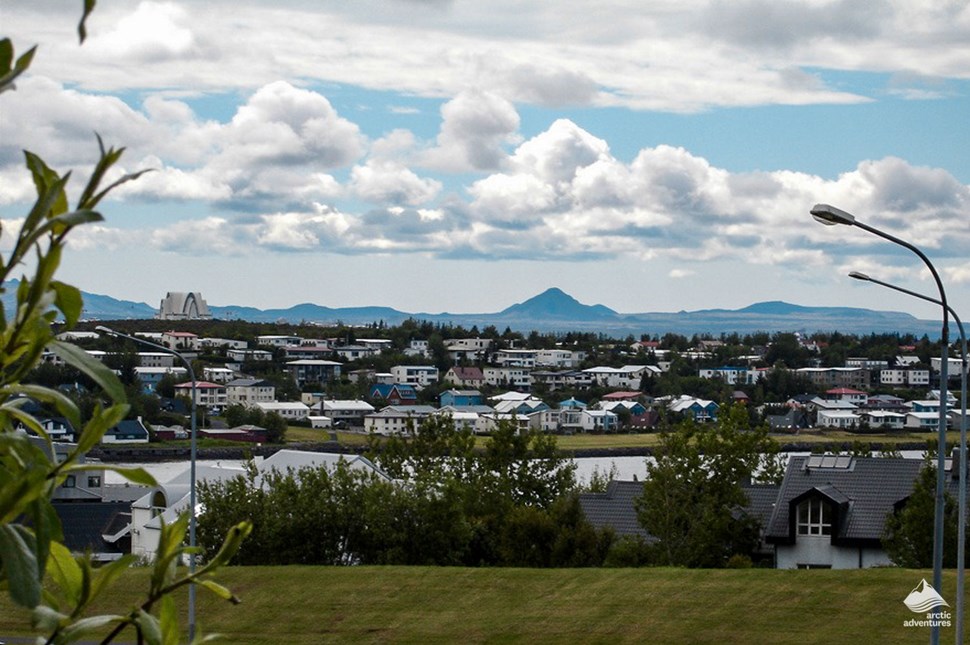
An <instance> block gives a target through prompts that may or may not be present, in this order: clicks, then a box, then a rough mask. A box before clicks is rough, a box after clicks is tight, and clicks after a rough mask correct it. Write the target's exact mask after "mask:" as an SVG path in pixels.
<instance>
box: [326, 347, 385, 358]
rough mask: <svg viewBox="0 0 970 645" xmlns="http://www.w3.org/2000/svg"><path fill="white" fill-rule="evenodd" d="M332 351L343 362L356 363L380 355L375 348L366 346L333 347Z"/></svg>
mask: <svg viewBox="0 0 970 645" xmlns="http://www.w3.org/2000/svg"><path fill="white" fill-rule="evenodd" d="M333 351H334V352H336V354H337V356H339V357H340V358H342V359H343V360H345V361H356V360H360V359H362V358H369V357H371V356H376V355H377V354H380V353H381V350H380V349H378V348H377V347H369V346H367V345H343V346H341V347H334V349H333Z"/></svg>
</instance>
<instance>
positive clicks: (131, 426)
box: [101, 418, 148, 444]
mask: <svg viewBox="0 0 970 645" xmlns="http://www.w3.org/2000/svg"><path fill="white" fill-rule="evenodd" d="M101 443H112V444H114V443H148V429H147V428H145V424H143V423H142V421H141V419H140V418H139V419H125V420H123V421H119V422H118V424H117V425H115V426H112V427H110V428H108V430H107V432H105V433H104V436H103V437H101Z"/></svg>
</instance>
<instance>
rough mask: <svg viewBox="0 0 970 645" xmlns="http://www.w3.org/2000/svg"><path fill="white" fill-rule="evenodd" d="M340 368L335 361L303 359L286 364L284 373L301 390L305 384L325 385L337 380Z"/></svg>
mask: <svg viewBox="0 0 970 645" xmlns="http://www.w3.org/2000/svg"><path fill="white" fill-rule="evenodd" d="M342 367H343V366H342V365H341V364H340V363H338V362H337V361H326V360H322V359H308V358H304V359H300V360H295V361H287V362H286V371H287V372H289V374H290V376H291V377H293V380H294V381H296V385H297V387H299V388H300V389H303V388H304V387H305V386H306V384H307V383H320V384H326V383H329V382H331V381H334V380H336V379H339V378H340V370H341V368H342Z"/></svg>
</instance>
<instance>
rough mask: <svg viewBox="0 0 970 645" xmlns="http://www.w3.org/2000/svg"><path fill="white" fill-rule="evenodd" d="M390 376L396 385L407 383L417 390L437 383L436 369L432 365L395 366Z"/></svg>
mask: <svg viewBox="0 0 970 645" xmlns="http://www.w3.org/2000/svg"><path fill="white" fill-rule="evenodd" d="M391 374H393V375H394V381H395V382H396V383H407V384H408V385H413V386H415V387H416V388H418V389H421V388H424V387H427V386H429V385H433V384H434V383H437V382H438V368H437V367H434V366H433V365H395V366H394V367H392V368H391Z"/></svg>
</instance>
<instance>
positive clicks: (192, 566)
mask: <svg viewBox="0 0 970 645" xmlns="http://www.w3.org/2000/svg"><path fill="white" fill-rule="evenodd" d="M94 329H95V331H100V332H103V333H105V334H107V335H108V336H112V337H114V338H123V339H125V340H130V341H132V342H133V343H139V344H141V345H145V346H146V347H151V348H153V349H156V350H158V351H160V352H165V353H166V354H171V355H172V356H175V357H176V358H178V359H179V360H180V361H182V363H183V364H184V365H185V368H186V369H187V370H188V371H189V379H191V381H192V402H191V410H192V414H191V419H192V422H191V434H190V444H191V446H192V447H191V451H190V464H191V465H190V466H189V509H190V510H189V547H190V548H191V549H194V548H195V524H196V522H195V457H196V453H195V434H196V422H195V407H196V403H195V402H196V398H197V388H198V382H197V381H196V379H195V370H193V369H192V363H191V362H190V361H189V360H188V359H187V358H185V356H183V355H182V354H180V353H179V352H177V351H175V350H174V349H172V348H171V347H166V346H165V345H161V344H159V343H153V342H151V341H150V340H146V339H144V338H139V337H137V336H129V335H128V334H123V333H121V332H119V331H115V330H113V329H110V328H108V327H105V326H104V325H98V326H97V327H95V328H94ZM189 571H191V572H192V573H195V553H192V554H191V555H190V556H189ZM193 640H195V583H192V584H190V585H189V642H192V641H193Z"/></svg>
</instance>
